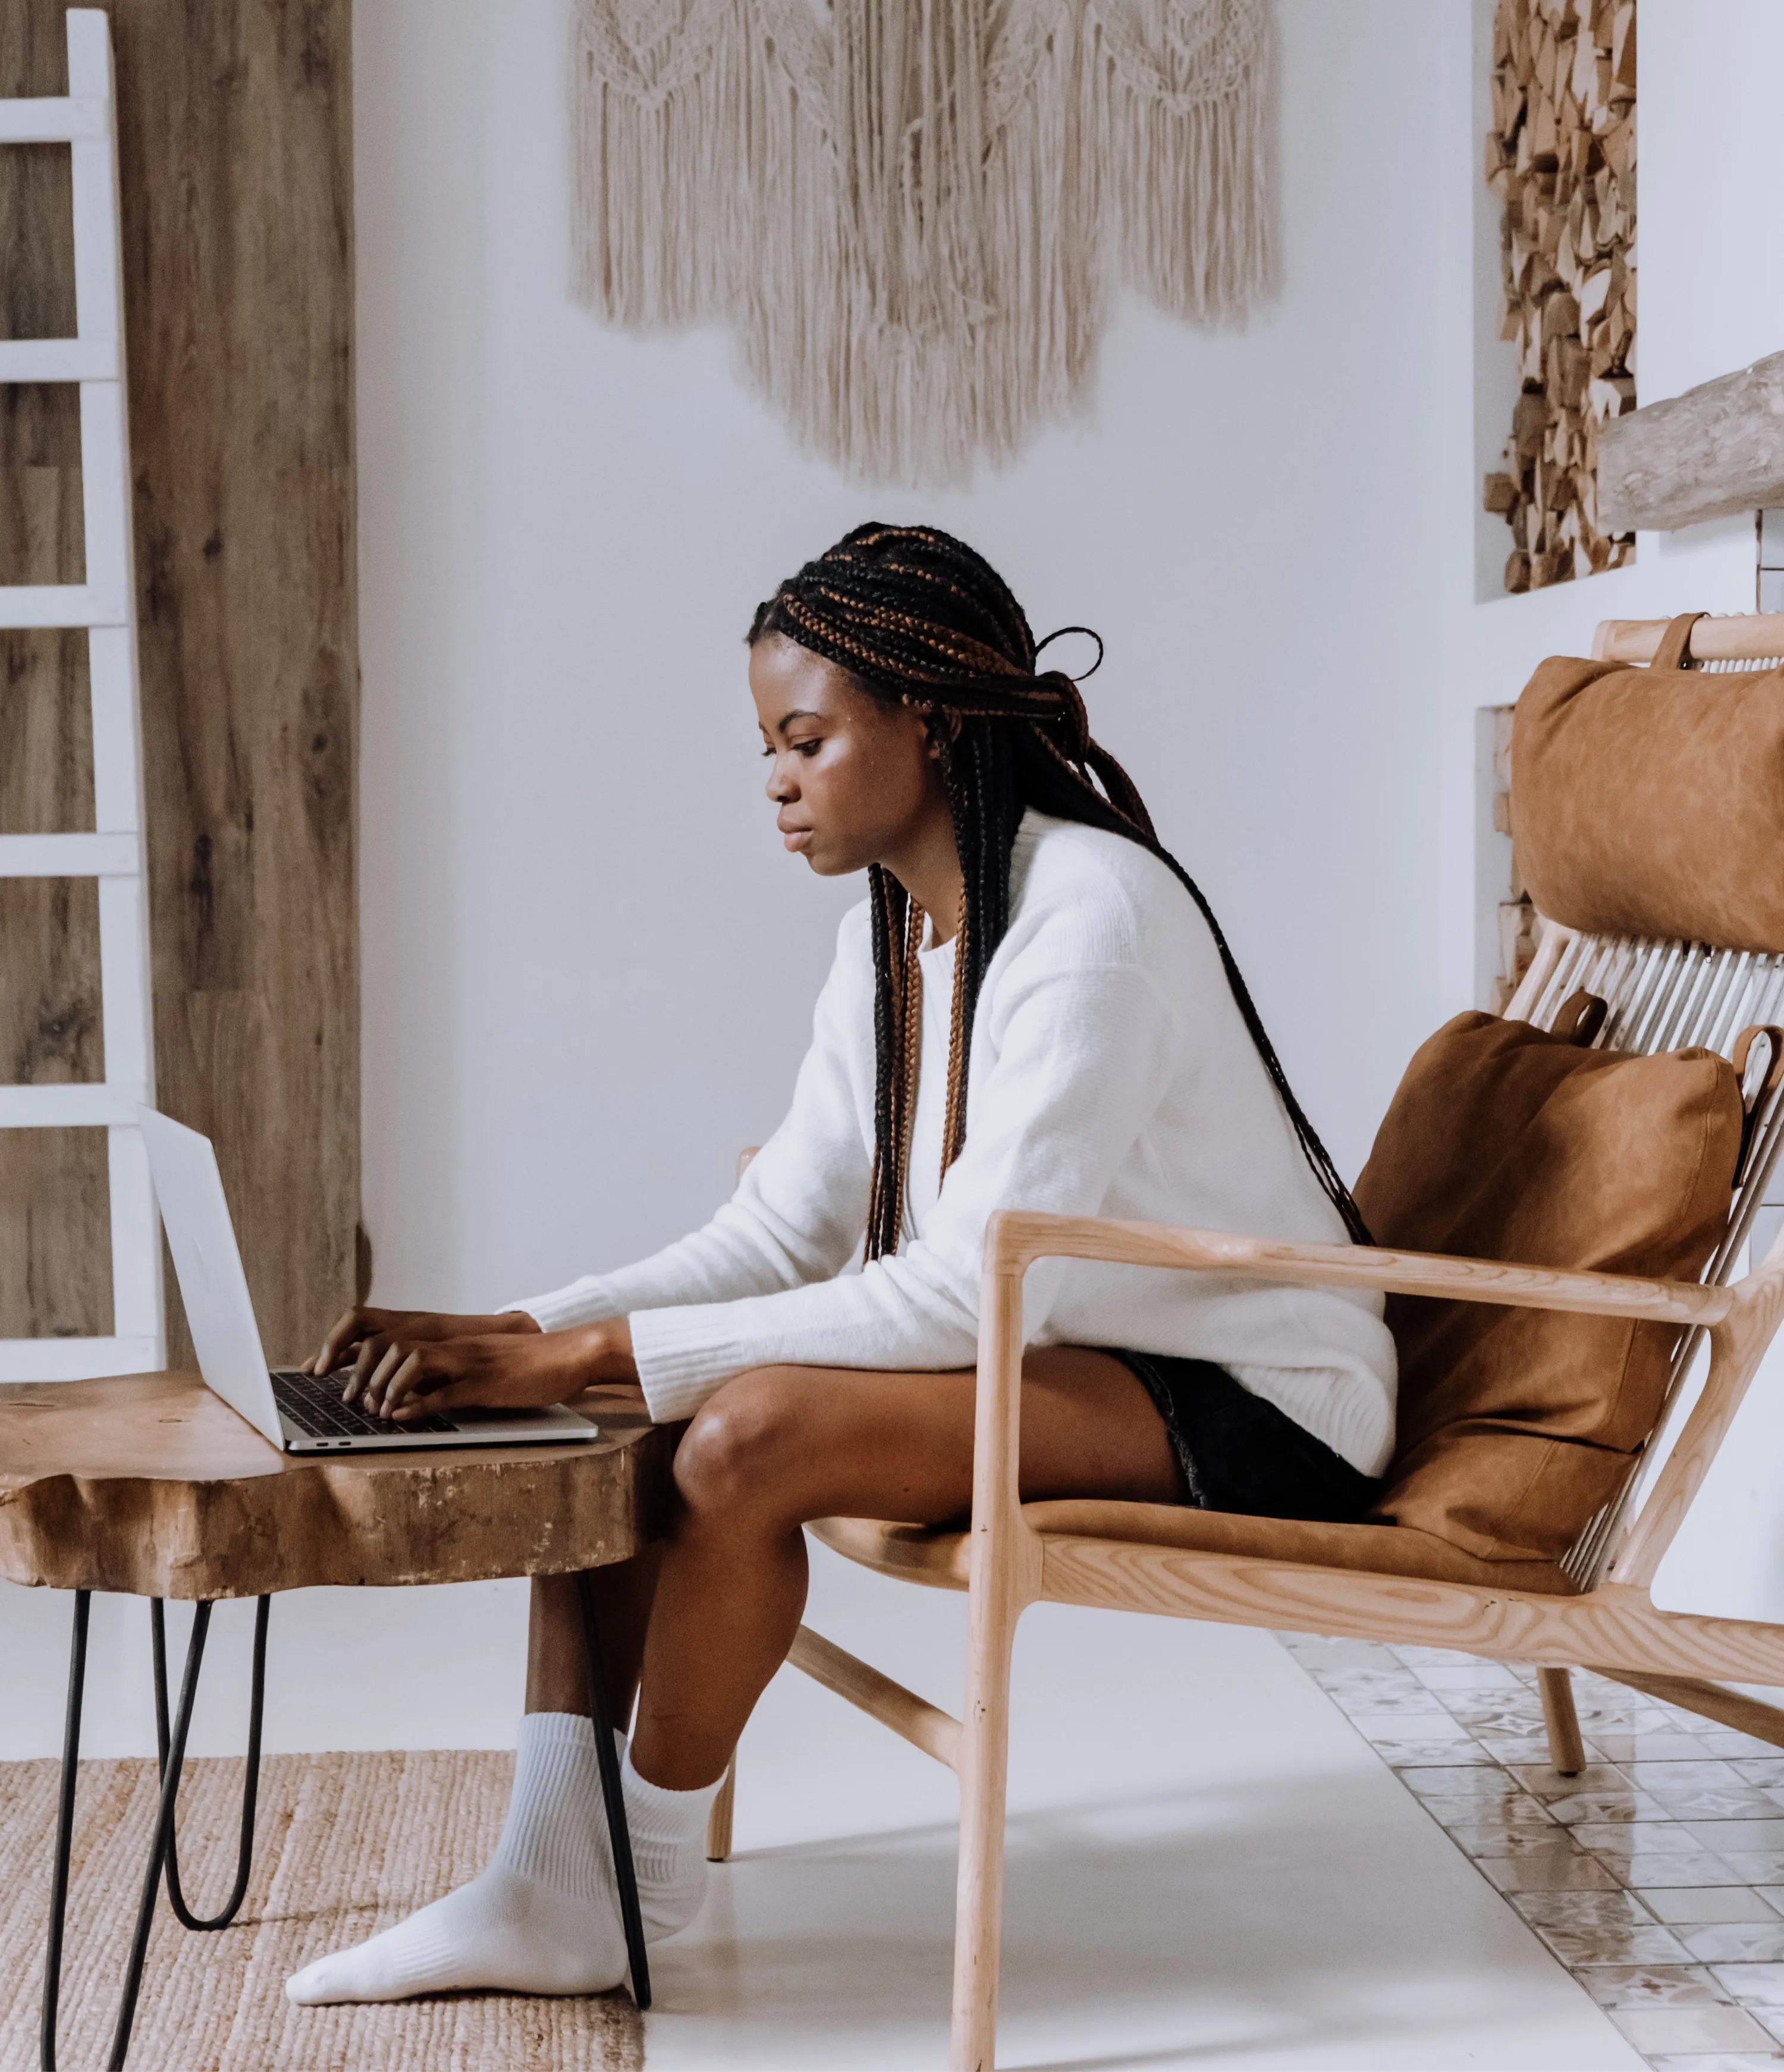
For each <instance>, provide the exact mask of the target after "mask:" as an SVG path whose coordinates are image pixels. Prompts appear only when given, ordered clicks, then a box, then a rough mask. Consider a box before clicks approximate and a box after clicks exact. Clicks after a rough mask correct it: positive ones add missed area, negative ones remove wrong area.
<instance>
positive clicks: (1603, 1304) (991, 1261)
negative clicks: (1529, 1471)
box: [984, 1209, 1734, 1325]
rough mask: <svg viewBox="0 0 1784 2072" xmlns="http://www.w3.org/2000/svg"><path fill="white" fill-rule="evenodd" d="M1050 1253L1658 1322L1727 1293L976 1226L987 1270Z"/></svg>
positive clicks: (1195, 1235)
mask: <svg viewBox="0 0 1784 2072" xmlns="http://www.w3.org/2000/svg"><path fill="white" fill-rule="evenodd" d="M1052 1258H1066V1259H1095V1260H1107V1261H1109V1262H1112V1263H1114V1264H1121V1265H1128V1266H1166V1267H1177V1268H1190V1269H1192V1270H1197V1271H1201V1272H1210V1273H1230V1274H1237V1275H1241V1276H1243V1277H1245V1278H1247V1279H1248V1280H1253V1281H1280V1282H1287V1283H1291V1284H1293V1285H1299V1286H1303V1287H1310V1288H1375V1289H1381V1290H1382V1291H1383V1292H1384V1293H1390V1294H1396V1295H1434V1296H1445V1297H1452V1298H1454V1299H1456V1300H1459V1301H1465V1302H1498V1303H1502V1304H1505V1305H1507V1306H1509V1307H1511V1308H1513V1309H1570V1310H1574V1311H1576V1312H1581V1313H1585V1314H1586V1315H1588V1316H1600V1317H1632V1318H1643V1319H1647V1320H1650V1321H1652V1322H1656V1323H1666V1324H1704V1325H1708V1324H1715V1323H1720V1322H1721V1320H1722V1319H1723V1318H1724V1317H1725V1316H1726V1315H1727V1314H1728V1313H1729V1309H1730V1307H1731V1305H1733V1301H1734V1291H1733V1289H1729V1288H1706V1287H1704V1285H1702V1284H1701V1283H1700V1282H1698V1281H1650V1280H1644V1279H1642V1278H1639V1277H1638V1276H1635V1275H1633V1274H1622V1273H1581V1272H1572V1271H1570V1270H1568V1268H1562V1267H1549V1266H1518V1265H1511V1264H1507V1263H1506V1262H1505V1261H1503V1260H1490V1259H1461V1258H1456V1257H1453V1256H1449V1255H1448V1254H1445V1253H1442V1252H1389V1251H1387V1250H1385V1249H1383V1248H1381V1247H1379V1246H1372V1245H1352V1244H1284V1243H1282V1242H1280V1240H1278V1239H1273V1238H1260V1237H1238V1236H1234V1235H1231V1234H1230V1233H1228V1232H1227V1231H1199V1230H1179V1229H1177V1228H1174V1227H1172V1226H1171V1225H1169V1224H1166V1223H1117V1222H1115V1221H1112V1220H1111V1219H1105V1218H1103V1217H1096V1216H1054V1215H1039V1214H1037V1213H1034V1212H1032V1211H1026V1210H1019V1209H1017V1210H1008V1209H1006V1210H1004V1211H1000V1212H999V1213H998V1214H997V1215H994V1216H993V1217H992V1219H991V1220H990V1221H989V1223H988V1224H987V1225H986V1227H985V1247H984V1271H985V1272H986V1273H987V1274H993V1273H1016V1274H1021V1273H1025V1272H1026V1271H1027V1270H1028V1268H1030V1266H1032V1265H1033V1264H1034V1262H1035V1261H1036V1260H1039V1259H1052Z"/></svg>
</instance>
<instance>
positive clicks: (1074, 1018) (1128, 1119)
mask: <svg viewBox="0 0 1784 2072" xmlns="http://www.w3.org/2000/svg"><path fill="white" fill-rule="evenodd" d="M999 1009H1000V1011H999V1013H998V1016H997V1026H996V1029H995V1031H994V1032H991V1033H993V1036H994V1041H993V1042H988V1043H987V1045H986V1046H985V1049H984V1051H983V1052H981V1053H980V1054H976V1055H975V1058H974V1060H973V1064H974V1075H973V1079H972V1083H971V1094H970V1103H971V1105H970V1108H969V1120H968V1130H967V1140H966V1147H965V1149H964V1151H963V1152H962V1153H961V1155H960V1158H959V1160H958V1161H956V1164H955V1165H954V1166H953V1167H952V1170H950V1171H949V1173H948V1174H947V1179H946V1181H945V1182H944V1183H943V1187H942V1190H941V1196H940V1199H939V1202H938V1203H937V1205H936V1207H935V1212H934V1214H933V1215H932V1217H931V1219H929V1227H928V1228H927V1231H926V1233H925V1235H924V1236H923V1238H922V1239H919V1240H918V1241H917V1242H915V1243H914V1244H910V1245H908V1246H907V1247H906V1248H905V1249H904V1250H902V1251H901V1252H899V1253H898V1254H897V1255H896V1256H894V1257H892V1258H889V1259H882V1260H874V1261H873V1262H872V1263H871V1264H869V1265H868V1266H867V1267H866V1268H865V1269H864V1270H863V1271H862V1272H861V1273H860V1274H858V1275H853V1274H852V1275H849V1276H845V1277H843V1278H840V1279H835V1280H830V1281H824V1282H820V1283H818V1284H816V1285H810V1286H806V1287H800V1288H794V1289H787V1290H784V1291H782V1292H779V1293H771V1294H767V1295H761V1296H756V1297H748V1298H746V1299H744V1300H742V1301H730V1302H721V1303H714V1304H709V1305H705V1306H692V1305H689V1306H664V1307H663V1308H660V1309H635V1310H634V1311H633V1312H632V1313H631V1331H632V1345H633V1350H634V1355H635V1359H636V1362H637V1367H638V1372H639V1380H640V1383H641V1384H642V1386H643V1391H644V1396H645V1400H646V1401H647V1404H649V1406H650V1410H651V1414H652V1416H653V1417H655V1418H656V1420H658V1421H659V1422H664V1421H667V1420H671V1419H675V1418H680V1417H688V1416H692V1415H693V1412H694V1411H695V1410H697V1408H699V1406H700V1405H701V1403H703V1402H704V1401H705V1399H706V1397H707V1396H709V1395H710V1394H711V1393H712V1392H713V1390H714V1389H715V1388H716V1387H717V1386H718V1385H719V1383H721V1382H722V1381H724V1380H725V1379H727V1378H728V1377H729V1376H730V1375H733V1374H735V1373H737V1372H738V1371H741V1370H742V1369H744V1368H746V1367H762V1366H769V1365H779V1364H783V1363H785V1364H794V1365H801V1366H806V1365H809V1366H824V1367H887V1368H902V1369H919V1368H930V1369H936V1368H947V1367H970V1366H971V1365H972V1361H973V1359H974V1355H975V1350H976V1340H977V1330H978V1295H979V1271H980V1250H981V1248H982V1245H983V1242H984V1226H985V1222H986V1219H987V1218H988V1217H989V1215H990V1214H991V1212H992V1211H993V1210H994V1209H997V1208H1025V1209H1039V1210H1047V1211H1052V1212H1054V1213H1055V1214H1058V1215H1094V1214H1095V1212H1096V1211H1097V1210H1098V1209H1099V1208H1100V1207H1101V1204H1102V1202H1103V1200H1104V1197H1105V1196H1106V1194H1107V1193H1108V1186H1109V1183H1110V1182H1111V1180H1112V1178H1114V1175H1115V1173H1116V1170H1117V1168H1118V1167H1119V1166H1120V1163H1121V1161H1122V1160H1123V1159H1124V1157H1126V1156H1127V1154H1128V1151H1129V1150H1130V1149H1132V1145H1134V1143H1135V1142H1136V1141H1137V1139H1138V1137H1140V1135H1141V1132H1142V1131H1143V1129H1144V1128H1145V1125H1146V1123H1147V1122H1148V1120H1149V1118H1150V1117H1151V1116H1152V1115H1153V1112H1155V1111H1156V1109H1157V1105H1158V1103H1159V1101H1160V1100H1161V1099H1162V1097H1163V1095H1164V1092H1165V1087H1167V1086H1168V1084H1169V1079H1170V1075H1171V1072H1172V1071H1173V1069H1174V1059H1175V1057H1176V1054H1177V1050H1178V1037H1177V1035H1176V1033H1175V1031H1174V1027H1173V1024H1172V1018H1171V1013H1170V1010H1169V1008H1168V1006H1167V1005H1166V1004H1165V1001H1163V999H1162V998H1161V997H1160V995H1159V993H1158V992H1157V989H1156V987H1155V986H1154V985H1153V983H1152V981H1151V980H1150V979H1149V977H1148V976H1146V974H1145V972H1144V971H1143V970H1141V968H1139V967H1138V966H1137V964H1126V963H1122V964H1079V965H1075V966H1073V967H1072V968H1068V969H1063V970H1061V969H1058V968H1051V969H1047V970H1043V971H1040V972H1031V973H1028V974H1025V975H1024V976H1023V978H1022V980H1021V982H1020V983H1019V984H1018V985H1016V986H1015V987H1014V989H1013V991H1012V990H1010V989H1009V982H1008V981H1007V980H1006V988H1005V997H1004V998H1003V1000H1002V1001H1000V1002H999ZM981 1065H982V1067H983V1070H982V1072H981ZM1064 1271H1065V1266H1064V1262H1063V1261H1054V1260H1043V1261H1042V1262H1040V1263H1039V1264H1037V1265H1036V1266H1035V1267H1034V1268H1033V1269H1032V1270H1031V1271H1030V1274H1029V1276H1028V1280H1027V1283H1026V1292H1025V1298H1024V1307H1025V1317H1026V1331H1027V1334H1028V1335H1029V1336H1030V1337H1031V1338H1032V1337H1033V1336H1034V1334H1036V1333H1037V1332H1038V1330H1039V1329H1040V1327H1041V1326H1042V1323H1043V1322H1045V1320H1046V1314H1047V1312H1048V1310H1049V1309H1050V1306H1051V1305H1052V1302H1053V1300H1054V1295H1055V1293H1056V1291H1057V1289H1058V1285H1059V1281H1060V1279H1061V1277H1062V1276H1063V1272H1064Z"/></svg>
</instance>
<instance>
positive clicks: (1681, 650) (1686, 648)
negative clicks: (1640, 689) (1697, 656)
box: [1648, 611, 1709, 669]
mask: <svg viewBox="0 0 1784 2072" xmlns="http://www.w3.org/2000/svg"><path fill="white" fill-rule="evenodd" d="M1708 617H1709V614H1708V612H1707V611H1682V612H1680V613H1679V616H1678V617H1677V618H1676V619H1673V620H1672V621H1671V623H1669V624H1668V626H1667V630H1666V631H1665V632H1664V633H1663V634H1662V635H1661V636H1660V645H1659V647H1658V648H1655V651H1654V660H1652V661H1651V662H1650V664H1648V667H1649V668H1650V669H1695V668H1696V667H1697V664H1696V663H1695V662H1694V661H1693V660H1692V653H1691V630H1692V627H1694V626H1695V625H1696V623H1697V622H1698V620H1699V619H1708Z"/></svg>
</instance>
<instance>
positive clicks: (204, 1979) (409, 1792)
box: [0, 1751, 643, 2072]
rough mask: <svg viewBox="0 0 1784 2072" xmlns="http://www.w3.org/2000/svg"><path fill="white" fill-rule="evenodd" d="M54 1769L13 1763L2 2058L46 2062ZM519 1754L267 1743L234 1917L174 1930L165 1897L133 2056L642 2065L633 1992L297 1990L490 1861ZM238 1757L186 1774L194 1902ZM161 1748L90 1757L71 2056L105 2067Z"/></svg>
mask: <svg viewBox="0 0 1784 2072" xmlns="http://www.w3.org/2000/svg"><path fill="white" fill-rule="evenodd" d="M56 1770H57V1766H56V1765H55V1764H54V1763H53V1762H17V1763H3V1764H0V1920H3V1922H4V1924H5V1926H4V1929H3V1931H0V2072H35V2068H36V2066H37V2062H38V2057H37V2028H38V2020H39V2009H40V2007H41V1993H42V1987H43V1934H44V1928H45V1925H46V1922H47V1911H48V1906H49V1881H50V1857H51V1849H52V1848H53V1846H54V1840H55V1790H56ZM512 1774H513V1758H512V1757H511V1756H508V1755H504V1754H485V1753H480V1752H479V1753H459V1752H450V1751H443V1752H434V1753H422V1754H416V1753H392V1754H352V1755H320V1756H269V1757H267V1758H266V1760H265V1763H264V1764H263V1765H262V1766H261V1795H260V1813H259V1817H258V1819H257V1821H256V1823H255V1827H256V1845H255V1852H254V1872H253V1879H252V1881H251V1882H250V1883H249V1888H248V1897H247V1898H246V1900H245V1902H244V1903H243V1906H242V1910H241V1912H240V1914H238V1915H237V1916H236V1921H235V1923H234V1925H233V1926H231V1927H229V1928H227V1929H224V1930H221V1931H220V1933H217V1934H208V1935H197V1934H190V1933H188V1932H187V1930H184V1929H183V1928H181V1926H179V1923H178V1922H176V1921H175V1919H174V1918H173V1915H172V1914H171V1911H170V1910H169V1909H168V1906H167V1903H166V1897H165V1894H163V1896H162V1901H161V1903H160V1905H159V1907H158V1910H157V1913H156V1917H155V1926H154V1934H153V1936H152V1937H151V1938H150V1944H149V1962H148V1968H147V1970H146V1971H145V1973H144V1974H143V1982H142V2000H141V2002H140V2004H139V2005H138V2010H137V2018H136V2027H135V2029H134V2038H133V2041H132V2044H131V2047H130V2058H129V2063H130V2066H131V2067H132V2069H133V2072H134V2068H136V2067H138V2066H140V2067H141V2068H142V2072H637V2068H639V2067H640V2066H642V2065H643V2024H642V2022H641V2021H640V2020H639V2014H638V2011H637V2009H636V2008H635V2007H634V2006H633V2005H632V2002H631V1996H629V1995H628V1994H627V1992H625V1991H624V1989H623V1988H622V1989H620V1990H619V1991H618V1992H613V1993H609V1994H605V1995H603V1996H601V1997H600V1998H598V1999H586V2000H527V1999H520V1998H516V1997H512V1996H508V1995H504V1994H499V1993H463V1994H454V1995H452V1996H448V1997H445V1998H442V1999H439V2000H416V2001H409V2002H405V2003H401V2004H397V2005H394V2006H389V2007H368V2008H344V2007H343V2008H298V2007H294V2006H292V2004H290V2001H289V2000H286V1997H285V1990H284V1988H285V1981H286V1978H287V1977H288V1976H289V1975H290V1973H291V1972H293V1971H295V1970H296V1969H297V1968H298V1966H300V1965H302V1964H306V1963H309V1961H310V1959H311V1958H312V1957H318V1956H320V1955H322V1954H323V1952H324V1951H329V1950H335V1949H339V1947H340V1946H341V1945H342V1944H343V1942H357V1941H359V1940H360V1939H361V1938H363V1937H364V1936H367V1935H369V1934H372V1933H373V1932H374V1931H375V1930H378V1929H380V1928H386V1927H388V1926H390V1924H391V1923H392V1922H395V1921H397V1920H400V1919H401V1918H402V1916H403V1915H404V1914H408V1913H410V1912H412V1911H413V1910H414V1909H415V1908H416V1907H417V1906H420V1905H425V1903H426V1901H429V1900H430V1899H436V1898H438V1897H439V1895H440V1894H441V1893H443V1892H446V1891H447V1890H449V1889H450V1888H451V1887H452V1886H453V1885H458V1884H460V1883H462V1881H463V1880H465V1879H466V1878H467V1877H472V1876H474V1875H475V1873H477V1872H478V1871H479V1870H480V1869H481V1868H483V1863H484V1861H485V1860H486V1858H487V1856H488V1854H489V1851H490V1849H491V1847H492V1846H493V1844H494V1842H495V1837H496V1835H497V1832H498V1831H499V1828H500V1827H501V1823H502V1814H503V1811H504V1807H506V1805H507V1803H508V1783H509V1780H510V1778H511V1777H512ZM240 1794H241V1764H240V1762H239V1761H228V1760H213V1761H203V1762H189V1763H188V1764H187V1766H186V1774H185V1778H184V1779H183V1782H182V1784H181V1786H180V1796H179V1863H180V1873H181V1879H182V1883H183V1887H184V1889H185V1893H186V1901H187V1905H188V1906H190V1907H191V1909H192V1910H193V1911H194V1912H195V1913H196V1914H213V1913H215V1912H216V1911H217V1910H218V1909H219V1908H220V1906H221V1905H222V1904H223V1901H224V1899H226V1898H227V1897H228V1892H229V1888H230V1885H231V1884H232V1882H233V1880H234V1877H235V1860H236V1840H235V1838H236V1821H237V1818H238V1815H239V1811H240ZM155 1799H156V1789H155V1777H154V1764H153V1763H150V1762H84V1763H82V1765H81V1766H80V1796H79V1799H77V1801H76V1812H75V1836H74V1856H73V1878H72V1894H71V1898H70V1903H69V1908H68V1940H67V1944H66V1948H65V1955H64V1968H63V1985H62V2019H61V2024H60V2032H61V2046H60V2052H59V2058H60V2062H61V2063H62V2064H63V2065H64V2066H69V2067H72V2068H75V2072H82V2068H85V2067H87V2066H94V2065H100V2064H103V2063H104V2062H105V2053H106V2050H107V2048H108V2046H109V2042H110V2038H111V2033H112V2025H113V2021H114V2020H115V2019H116V2016H117V1991H118V1985H119V1981H120V1977H121V1971H122V1967H123V1963H124V1959H125V1954H126V1951H127V1949H128V1946H129V1935H130V1930H131V1926H132V1924H133V1923H134V1920H135V1914H136V1904H137V1898H138V1894H139V1893H140V1892H141V1890H142V1874H143V1871H144V1868H145V1867H146V1863H147V1860H148V1848H149V1841H150V1835H151V1833H152V1831H153V1827H154V1807H155Z"/></svg>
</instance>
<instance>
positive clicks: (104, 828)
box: [0, 7, 166, 1381]
mask: <svg viewBox="0 0 1784 2072" xmlns="http://www.w3.org/2000/svg"><path fill="white" fill-rule="evenodd" d="M116 105H117V104H116V100H115V97H114V95H113V68H112V45H111V35H110V31H109V26H108V23H107V21H106V17H105V14H104V13H103V12H102V11H101V10H99V9H97V8H92V7H76V8H71V9H70V10H68V97H67V98H66V99H62V98H58V97H38V98H34V99H24V100H15V101H0V144H39V143H66V144H68V145H69V146H72V160H73V199H74V270H75V327H76V335H75V336H74V337H73V338H55V339H8V340H4V341H0V381H6V382H23V381H30V382H55V381H76V382H78V383H79V384H80V474H81V498H82V505H83V522H84V532H85V538H86V561H87V567H86V581H85V582H81V583H54V584H42V585H26V584H10V585H8V584H0V627H84V629H85V631H86V635H87V653H88V666H89V668H90V671H91V678H92V761H93V828H94V830H95V832H94V833H92V834H14V835H0V878H96V879H97V881H98V886H99V964H100V985H101V1000H102V1015H103V1022H102V1026H103V1030H104V1037H105V1079H104V1081H103V1082H102V1083H90V1084H81V1085H73V1086H41V1087H38V1086H16V1085H12V1086H0V1129H69V1128H93V1127H103V1128H105V1130H106V1132H107V1134H108V1145H109V1152H108V1161H107V1163H108V1170H109V1179H110V1186H111V1241H112V1331H113V1335H112V1336H111V1337H109V1338H0V1381H70V1380H76V1379H80V1378H82V1377H84V1376H87V1375H102V1374H130V1373H142V1372H145V1371H150V1370H151V1369H154V1368H157V1367H162V1366H163V1365H165V1363H166V1325H165V1318H164V1315H163V1310H162V1278H161V1234H160V1227H159V1224H158V1221H157V1219H156V1215H155V1206H154V1193H153V1190H151V1188H150V1182H149V1166H148V1160H147V1157H146V1155H145V1153H144V1149H143V1144H142V1132H141V1130H140V1129H139V1128H138V1126H137V1119H136V1111H137V1107H138V1103H143V1104H152V1103H153V1101H154V1041H153V1030H152V1023H151V1019H150V1013H151V995H150V968H149V901H148V881H147V877H146V862H147V858H146V852H145V848H144V841H143V791H142V731H141V724H140V717H139V713H138V691H137V652H136V582H135V575H134V557H133V554H132V551H131V542H130V450H129V421H128V417H127V414H126V405H125V381H124V321H123V273H122V265H121V256H120V247H119V242H118V203H117V121H116Z"/></svg>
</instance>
